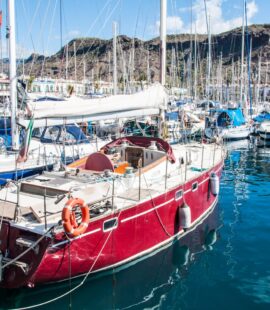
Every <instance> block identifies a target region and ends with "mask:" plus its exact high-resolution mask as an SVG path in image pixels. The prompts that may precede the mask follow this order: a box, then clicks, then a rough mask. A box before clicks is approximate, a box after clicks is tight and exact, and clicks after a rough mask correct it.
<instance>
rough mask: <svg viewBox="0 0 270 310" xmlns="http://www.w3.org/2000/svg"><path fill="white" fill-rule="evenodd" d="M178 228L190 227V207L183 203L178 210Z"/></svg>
mask: <svg viewBox="0 0 270 310" xmlns="http://www.w3.org/2000/svg"><path fill="white" fill-rule="evenodd" d="M179 217H180V221H179V222H180V226H182V227H183V228H184V229H187V228H189V227H190V226H191V210H190V207H189V206H188V205H187V204H186V203H184V204H183V205H182V206H181V207H180V208H179Z"/></svg>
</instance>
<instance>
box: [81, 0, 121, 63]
mask: <svg viewBox="0 0 270 310" xmlns="http://www.w3.org/2000/svg"><path fill="white" fill-rule="evenodd" d="M120 1H121V0H118V1H117V2H116V4H115V6H114V8H113V9H112V10H111V12H110V14H109V15H108V17H107V18H106V19H105V21H104V23H103V25H102V27H101V28H100V29H99V31H98V33H97V35H99V34H100V33H101V31H102V30H103V29H104V28H105V26H106V24H107V22H108V20H109V19H110V18H111V16H112V14H113V13H114V11H115V10H116V9H117V7H118V5H119V3H120ZM83 41H85V40H83ZM83 41H82V42H83ZM82 42H81V43H80V44H79V47H80V45H81V44H82ZM93 44H94V43H92V45H91V46H90V47H89V48H88V49H87V51H86V53H87V52H88V51H89V50H90V48H91V47H92V46H93ZM79 47H78V48H76V53H77V51H78V49H79ZM82 63H83V62H82V61H81V62H79V65H78V67H79V66H80V65H81V64H82Z"/></svg>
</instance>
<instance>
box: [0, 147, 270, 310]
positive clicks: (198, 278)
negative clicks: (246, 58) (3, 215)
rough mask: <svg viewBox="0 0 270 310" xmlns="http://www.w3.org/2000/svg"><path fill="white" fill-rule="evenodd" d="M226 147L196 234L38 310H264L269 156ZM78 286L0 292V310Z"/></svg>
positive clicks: (267, 301) (268, 302)
mask: <svg viewBox="0 0 270 310" xmlns="http://www.w3.org/2000/svg"><path fill="white" fill-rule="evenodd" d="M242 144H243V143H239V144H237V143H236V144H231V145H228V150H229V153H228V157H227V160H226V163H225V170H224V172H223V178H222V184H221V195H220V200H219V204H218V206H217V207H216V208H215V210H214V211H213V212H212V213H211V214H210V215H209V217H208V218H207V220H206V221H204V223H202V224H201V225H200V226H199V227H198V228H197V229H196V230H195V231H193V232H192V233H190V234H189V235H187V236H186V237H185V238H183V239H182V240H180V241H177V242H175V243H174V244H173V245H172V246H170V247H169V248H166V249H164V250H162V251H161V252H159V253H157V254H155V255H153V256H151V257H148V258H147V259H145V260H143V261H141V262H137V263H136V264H135V265H132V266H129V267H128V268H126V269H123V270H121V271H117V270H115V271H114V272H113V273H112V274H107V275H103V276H102V277H95V278H92V279H90V280H88V281H87V282H86V283H84V285H82V286H81V287H80V288H79V289H78V290H77V291H75V292H73V293H72V294H71V295H67V296H65V297H63V298H61V299H60V300H57V301H55V302H53V303H50V304H47V305H45V306H43V307H39V308H38V309H68V308H73V309H219V310H221V309H226V310H227V309H237V310H241V309H245V310H246V309H270V264H269V262H270V242H269V239H270V149H263V148H261V149H259V148H256V147H255V146H253V145H252V144H248V143H247V142H246V143H245V144H244V145H242ZM79 283H80V281H79V280H77V281H76V282H75V281H73V282H72V283H70V284H65V285H64V284H62V285H57V286H43V287H40V288H34V289H19V290H12V291H7V290H1V291H0V306H1V308H2V309H10V308H18V307H26V306H31V305H34V304H38V303H41V302H43V301H47V300H50V299H52V298H55V297H57V296H59V295H60V294H63V293H65V292H66V291H67V290H68V289H69V287H74V286H75V285H76V284H79Z"/></svg>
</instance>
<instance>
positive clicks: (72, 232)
mask: <svg viewBox="0 0 270 310" xmlns="http://www.w3.org/2000/svg"><path fill="white" fill-rule="evenodd" d="M77 206H79V207H80V209H81V213H82V221H81V223H80V224H79V225H78V224H77V221H76V217H75V212H74V210H73V209H74V208H75V207H77ZM89 221H90V213H89V207H88V205H87V204H86V203H85V202H84V200H83V199H81V198H73V197H72V198H70V199H69V200H68V201H67V203H66V204H65V206H64V208H63V210H62V224H63V227H64V230H65V232H66V233H67V234H68V235H69V236H71V237H77V236H79V235H81V234H83V233H84V232H85V231H86V229H87V227H88V224H89Z"/></svg>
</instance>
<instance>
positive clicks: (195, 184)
mask: <svg viewBox="0 0 270 310" xmlns="http://www.w3.org/2000/svg"><path fill="white" fill-rule="evenodd" d="M197 189H198V182H195V183H193V184H192V186H191V190H192V191H193V192H195V191H196V190H197Z"/></svg>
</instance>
